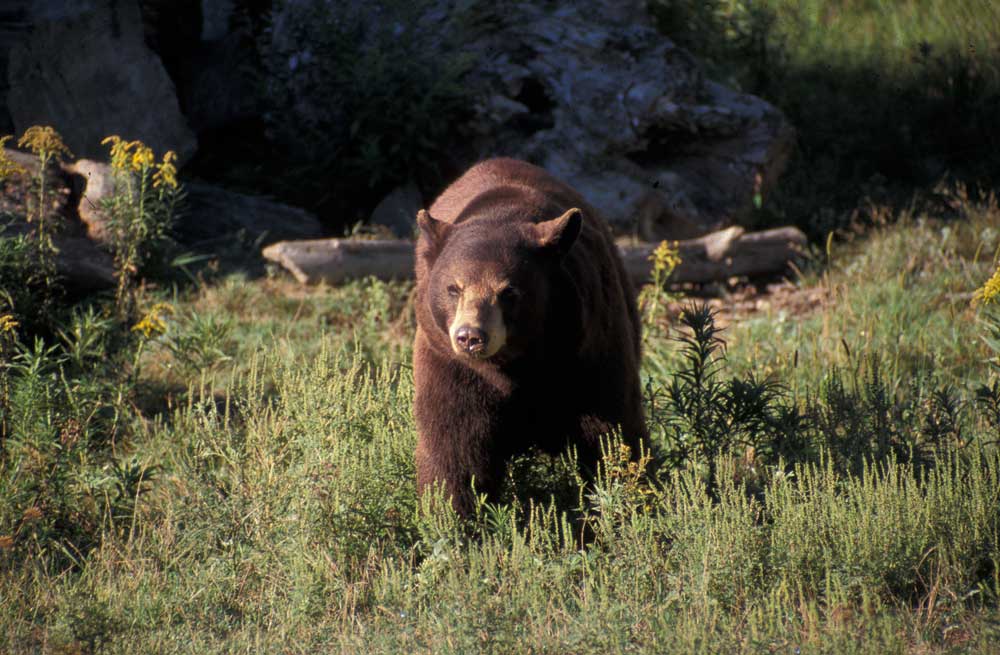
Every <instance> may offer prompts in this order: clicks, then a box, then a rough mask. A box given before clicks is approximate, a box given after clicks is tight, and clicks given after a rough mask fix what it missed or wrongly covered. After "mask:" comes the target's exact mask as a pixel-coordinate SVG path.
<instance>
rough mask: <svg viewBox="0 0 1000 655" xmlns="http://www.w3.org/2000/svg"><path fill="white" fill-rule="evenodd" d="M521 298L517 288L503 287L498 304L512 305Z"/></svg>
mask: <svg viewBox="0 0 1000 655" xmlns="http://www.w3.org/2000/svg"><path fill="white" fill-rule="evenodd" d="M520 297H521V290H520V289H518V288H517V287H505V288H504V289H503V291H501V292H500V302H505V303H514V302H517V301H518V299H519V298H520Z"/></svg>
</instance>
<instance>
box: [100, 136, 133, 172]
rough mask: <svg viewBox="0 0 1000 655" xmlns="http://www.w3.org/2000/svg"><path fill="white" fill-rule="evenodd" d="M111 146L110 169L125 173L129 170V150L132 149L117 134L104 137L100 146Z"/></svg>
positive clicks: (128, 143)
mask: <svg viewBox="0 0 1000 655" xmlns="http://www.w3.org/2000/svg"><path fill="white" fill-rule="evenodd" d="M109 143H110V144H111V168H113V169H115V170H116V171H127V170H128V169H129V160H130V156H129V149H130V148H131V147H132V143H134V142H130V141H125V140H124V139H122V138H121V137H120V136H118V135H117V134H113V135H111V136H109V137H105V138H104V140H102V141H101V145H102V146H103V145H107V144H109Z"/></svg>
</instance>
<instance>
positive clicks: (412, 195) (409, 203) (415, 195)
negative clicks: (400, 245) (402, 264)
mask: <svg viewBox="0 0 1000 655" xmlns="http://www.w3.org/2000/svg"><path fill="white" fill-rule="evenodd" d="M423 207H424V201H423V198H422V197H421V195H420V189H418V188H417V185H416V184H414V183H413V182H409V183H407V184H405V185H403V186H401V187H398V188H396V189H393V190H392V192H390V193H389V194H388V195H387V196H386V197H385V198H383V199H382V201H381V202H380V203H379V204H378V205H377V206H376V207H375V210H374V211H373V212H372V216H371V221H370V222H371V223H372V225H384V226H385V227H387V228H389V229H390V230H391V231H392V233H393V234H395V235H396V236H397V237H401V238H404V239H409V238H411V237H413V235H414V232H415V230H416V227H417V212H418V211H420V210H421V209H423Z"/></svg>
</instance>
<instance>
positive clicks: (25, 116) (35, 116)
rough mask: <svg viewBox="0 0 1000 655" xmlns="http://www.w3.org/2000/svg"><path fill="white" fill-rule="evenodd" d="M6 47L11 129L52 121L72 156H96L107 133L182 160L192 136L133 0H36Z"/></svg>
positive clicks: (188, 154)
mask: <svg viewBox="0 0 1000 655" xmlns="http://www.w3.org/2000/svg"><path fill="white" fill-rule="evenodd" d="M30 17H31V20H32V23H33V25H32V30H31V33H30V36H27V37H26V38H23V39H21V40H19V41H18V42H17V43H15V44H14V45H13V47H12V49H11V51H10V53H9V57H8V62H7V68H8V83H9V90H8V93H7V104H8V110H9V111H10V115H11V118H12V119H13V124H14V128H15V129H16V131H17V132H23V131H24V130H25V129H26V128H27V127H28V126H30V125H36V124H43V125H52V126H54V127H55V128H56V129H57V130H58V131H59V132H60V133H61V134H62V136H63V139H64V140H65V142H66V144H67V145H68V146H69V147H70V149H71V150H72V151H73V153H74V154H75V155H77V156H81V157H85V158H97V157H104V156H106V154H107V148H106V147H105V146H102V145H101V140H102V139H104V137H106V136H109V135H111V134H117V135H120V136H121V137H122V138H125V139H140V140H142V141H143V142H145V143H146V144H147V145H149V146H150V147H152V148H153V149H154V150H155V151H156V152H158V153H161V152H164V151H166V150H174V151H175V152H177V154H178V155H179V160H180V163H183V162H184V161H186V160H187V159H189V158H190V157H191V155H193V154H194V151H195V149H196V146H197V143H196V140H195V136H194V133H193V132H192V131H191V129H190V127H189V126H188V124H187V121H186V120H185V118H184V116H183V115H182V114H181V110H180V106H179V105H178V101H177V95H176V91H175V88H174V84H173V82H171V80H170V78H169V77H168V75H167V72H166V70H165V69H164V67H163V64H162V62H161V61H160V59H159V57H157V55H156V54H155V53H154V52H153V51H152V50H150V49H149V47H147V45H146V43H145V41H144V32H143V20H142V14H141V12H140V10H139V6H138V4H137V3H136V1H135V0H90V1H86V2H85V1H83V0H75V1H70V0H65V1H62V2H60V1H58V0H44V1H42V2H38V3H36V4H34V5H32V13H31V14H30Z"/></svg>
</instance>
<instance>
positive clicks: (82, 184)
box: [63, 159, 114, 246]
mask: <svg viewBox="0 0 1000 655" xmlns="http://www.w3.org/2000/svg"><path fill="white" fill-rule="evenodd" d="M63 170H64V171H66V172H67V173H68V174H69V175H70V176H71V180H72V183H73V187H74V191H75V194H74V195H75V196H76V197H77V198H79V202H78V204H77V214H78V215H79V217H80V222H82V223H83V226H84V230H85V231H86V234H87V238H89V239H91V240H92V241H94V242H95V243H99V244H101V245H103V246H108V245H110V239H111V237H110V235H109V234H108V227H107V218H106V215H105V213H104V209H103V208H102V207H101V200H102V199H103V198H106V197H108V196H110V195H111V194H112V193H114V180H113V178H112V176H111V167H110V166H108V165H107V164H104V163H101V162H98V161H94V160H92V159H80V160H77V161H75V162H72V163H69V164H64V165H63Z"/></svg>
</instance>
